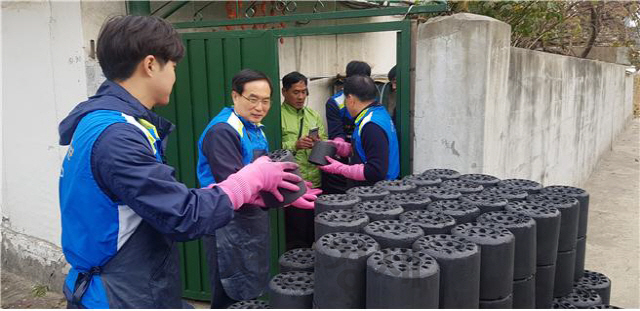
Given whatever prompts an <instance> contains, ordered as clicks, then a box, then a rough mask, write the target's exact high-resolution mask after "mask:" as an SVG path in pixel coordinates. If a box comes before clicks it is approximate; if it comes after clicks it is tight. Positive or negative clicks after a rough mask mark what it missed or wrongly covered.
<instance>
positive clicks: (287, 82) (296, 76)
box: [282, 71, 308, 90]
mask: <svg viewBox="0 0 640 311" xmlns="http://www.w3.org/2000/svg"><path fill="white" fill-rule="evenodd" d="M300 81H304V85H307V84H308V80H307V77H305V76H304V75H303V74H301V73H299V72H297V71H294V72H290V73H288V74H287V75H286V76H284V77H282V87H283V88H284V89H285V90H288V89H289V88H291V86H292V85H294V84H296V83H298V82H300Z"/></svg>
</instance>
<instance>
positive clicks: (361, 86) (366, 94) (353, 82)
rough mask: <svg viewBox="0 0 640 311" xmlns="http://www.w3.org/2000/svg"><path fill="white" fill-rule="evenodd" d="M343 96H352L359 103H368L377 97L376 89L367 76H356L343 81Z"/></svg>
mask: <svg viewBox="0 0 640 311" xmlns="http://www.w3.org/2000/svg"><path fill="white" fill-rule="evenodd" d="M344 95H345V96H348V95H353V96H355V97H357V98H358V99H359V100H360V101H363V102H364V101H370V100H374V99H376V97H377V96H378V89H377V88H376V84H375V83H374V82H373V79H371V77H369V76H363V75H357V76H351V77H348V78H346V79H345V80H344Z"/></svg>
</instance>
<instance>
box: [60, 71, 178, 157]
mask: <svg viewBox="0 0 640 311" xmlns="http://www.w3.org/2000/svg"><path fill="white" fill-rule="evenodd" d="M109 97H111V98H113V97H115V98H117V100H109V99H108V98H109ZM96 110H113V111H119V112H122V113H124V114H126V115H130V116H132V117H134V118H136V119H144V120H147V121H148V122H150V123H151V124H153V126H155V127H156V130H157V131H158V135H159V136H160V137H159V138H160V139H161V140H164V138H165V137H166V136H167V135H169V133H171V132H172V131H173V129H174V128H175V126H174V125H173V124H172V123H171V122H169V120H167V119H165V118H163V117H161V116H159V115H157V114H156V113H154V112H153V111H151V110H149V109H147V108H146V107H145V106H143V105H142V104H141V103H140V101H138V100H137V99H136V98H135V97H133V96H132V95H131V94H130V93H129V92H128V91H127V90H125V89H124V88H123V87H122V86H120V85H119V84H117V83H115V82H113V81H110V80H107V81H105V82H103V83H102V85H100V88H98V91H97V92H96V94H95V95H93V96H91V97H89V100H87V101H85V102H82V103H80V104H78V105H77V106H76V107H75V108H73V110H72V111H71V112H70V113H69V115H68V116H67V117H66V118H64V120H62V122H60V125H59V126H58V132H59V134H60V145H63V146H65V145H69V144H70V143H71V139H72V137H73V133H74V132H75V129H76V127H77V126H78V124H79V123H80V121H81V120H82V118H83V117H84V116H86V115H87V114H89V113H91V112H93V111H96Z"/></svg>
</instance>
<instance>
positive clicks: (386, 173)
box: [320, 75, 400, 186]
mask: <svg viewBox="0 0 640 311" xmlns="http://www.w3.org/2000/svg"><path fill="white" fill-rule="evenodd" d="M344 96H345V99H344V102H345V106H346V108H347V110H348V112H349V115H350V116H351V117H353V118H354V121H355V122H354V124H355V128H354V130H353V136H352V138H351V141H352V144H353V149H354V155H353V156H352V157H351V161H350V165H346V164H344V163H341V162H340V161H338V160H334V159H332V158H330V157H327V160H328V161H329V163H330V164H328V165H325V166H321V167H320V169H322V170H323V171H325V172H327V173H331V174H337V175H341V176H344V177H346V178H347V179H348V180H349V181H350V184H351V185H352V186H358V185H373V184H374V183H375V182H377V181H380V180H385V179H386V180H390V179H396V178H397V177H398V173H399V172H400V160H399V159H400V158H399V151H398V139H397V134H396V130H395V126H394V125H393V121H392V120H391V117H390V116H389V113H388V112H387V110H386V108H385V107H384V106H382V105H380V103H378V102H377V101H376V96H377V89H376V86H375V83H374V82H373V79H371V78H370V77H368V76H363V75H356V76H351V77H348V78H347V79H346V80H345V82H344Z"/></svg>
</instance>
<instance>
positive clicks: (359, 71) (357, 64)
mask: <svg viewBox="0 0 640 311" xmlns="http://www.w3.org/2000/svg"><path fill="white" fill-rule="evenodd" d="M356 75H363V76H371V66H369V64H367V63H365V62H361V61H359V60H352V61H350V62H349V63H348V64H347V77H351V76H356Z"/></svg>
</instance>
